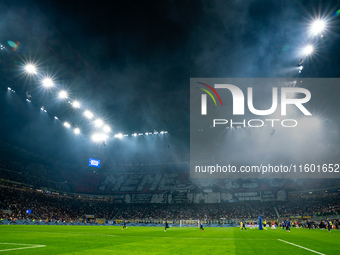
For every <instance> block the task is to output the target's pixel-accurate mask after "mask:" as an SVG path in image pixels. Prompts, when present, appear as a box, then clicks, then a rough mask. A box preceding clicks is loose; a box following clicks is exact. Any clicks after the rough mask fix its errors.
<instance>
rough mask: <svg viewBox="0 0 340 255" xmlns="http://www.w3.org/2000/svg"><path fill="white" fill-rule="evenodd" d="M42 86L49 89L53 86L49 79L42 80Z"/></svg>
mask: <svg viewBox="0 0 340 255" xmlns="http://www.w3.org/2000/svg"><path fill="white" fill-rule="evenodd" d="M42 84H43V86H44V87H45V88H51V87H53V85H54V83H53V80H52V79H51V78H44V79H43V81H42Z"/></svg>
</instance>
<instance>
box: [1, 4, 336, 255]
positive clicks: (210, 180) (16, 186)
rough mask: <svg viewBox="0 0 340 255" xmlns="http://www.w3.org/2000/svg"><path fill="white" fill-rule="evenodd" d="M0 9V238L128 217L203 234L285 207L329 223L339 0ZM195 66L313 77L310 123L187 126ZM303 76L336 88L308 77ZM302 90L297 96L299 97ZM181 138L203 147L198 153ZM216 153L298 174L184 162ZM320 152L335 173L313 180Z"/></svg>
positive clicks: (200, 70) (287, 214)
mask: <svg viewBox="0 0 340 255" xmlns="http://www.w3.org/2000/svg"><path fill="white" fill-rule="evenodd" d="M0 17H1V20H0V32H1V33H0V35H1V37H0V84H1V86H0V88H1V93H0V113H1V125H0V234H1V241H2V242H3V243H0V252H1V251H14V250H15V249H17V248H13V247H10V248H8V249H7V248H3V246H4V247H5V246H6V245H22V244H20V243H19V241H18V244H15V243H14V244H13V241H11V240H7V239H6V231H8V233H12V234H13V232H14V231H15V230H13V228H12V229H10V228H9V227H14V226H13V225H31V226H39V227H42V226H41V225H43V226H47V225H49V226H52V225H53V226H58V227H59V226H61V225H63V226H65V227H66V226H70V227H75V226H83V227H85V226H93V227H94V226H100V227H103V228H104V227H105V228H107V230H110V227H112V228H114V227H119V229H120V230H121V228H122V226H123V223H124V221H125V220H126V222H127V225H128V227H153V228H152V229H156V230H158V228H157V227H162V229H161V228H159V229H161V231H162V232H163V230H164V224H165V222H167V223H169V225H170V227H171V228H172V227H174V228H176V227H178V228H180V227H195V228H196V227H198V224H199V222H202V224H203V225H204V228H205V232H204V234H206V233H208V232H209V228H210V227H211V228H212V227H215V228H216V229H218V228H221V229H222V228H223V230H226V231H227V230H228V229H226V228H227V227H228V228H229V229H231V228H236V227H240V222H242V223H243V224H245V225H246V226H247V228H248V226H250V225H251V224H252V223H253V224H255V228H257V229H258V228H259V227H260V229H261V228H262V220H266V222H267V227H268V226H270V225H271V224H272V225H273V229H274V226H276V227H282V223H283V222H284V221H285V220H289V221H290V222H291V226H292V229H294V230H295V229H298V228H304V229H315V230H316V231H319V230H320V233H322V234H324V233H326V231H325V230H326V229H328V231H331V230H332V231H333V230H334V232H335V233H336V234H338V230H339V227H340V226H339V224H340V160H339V159H340V147H339V144H340V132H339V131H340V115H339V109H340V101H339V100H338V97H339V95H340V87H339V86H338V85H339V82H340V80H339V79H338V77H340V62H339V56H340V48H339V42H340V1H339V0H329V1H316V0H297V1H293V0H280V1H270V0H264V1H258V0H251V1H245V0H244V1H243V0H240V1H238V0H232V1H215V0H214V1H201V0H199V1H186V0H184V1H181V0H167V1H135V0H134V1H133V0H128V1H114V2H112V1H111V2H110V1H102V2H101V1H99V2H95V3H93V1H81V2H72V1H64V0H62V1H59V0H58V1H57V0H53V1H40V0H33V1H29V2H28V1H22V0H19V1H9V0H5V1H1V2H0ZM301 52H302V53H301ZM197 77H198V78H202V79H203V78H216V79H218V78H249V79H251V78H256V79H257V78H263V79H267V78H272V79H277V80H278V82H281V81H282V80H280V79H287V80H291V81H292V82H291V84H288V85H287V84H283V85H280V86H281V88H307V89H309V90H310V91H312V97H311V99H310V100H311V102H310V104H309V105H308V107H309V108H308V107H307V108H308V109H310V110H311V112H312V113H313V118H314V119H312V121H315V122H316V125H315V126H308V125H309V123H307V124H306V126H307V128H306V129H301V130H299V131H295V133H294V131H292V132H291V133H289V132H288V131H286V133H285V132H281V131H280V129H279V128H272V127H269V128H268V125H267V126H266V128H267V129H266V130H265V131H263V130H262V131H261V130H260V129H256V131H252V130H250V128H249V127H248V128H246V127H245V126H244V128H241V127H240V128H235V129H233V128H232V127H230V128H228V127H225V128H224V127H223V131H221V132H220V133H219V131H216V130H217V129H214V128H215V119H214V122H213V123H214V125H213V124H212V123H210V124H209V125H206V123H204V124H203V123H202V125H201V126H199V127H197V126H195V127H194V128H193V125H192V123H193V122H191V118H192V116H193V114H192V112H191V110H192V108H191V107H192V104H193V103H192V101H193V100H192V98H191V95H192V91H191V89H192V86H191V84H190V82H191V80H190V79H192V78H197ZM308 78H310V79H311V80H313V79H325V80H327V81H329V80H331V81H334V86H333V87H327V86H323V85H324V83H322V84H321V85H320V86H318V87H317V89H315V88H313V86H312V85H310V83H308ZM305 79H307V82H305V81H306V80H305ZM321 81H324V80H321ZM197 84H199V85H197ZM202 84H203V83H196V85H195V86H197V88H196V89H197V91H199V93H203V92H204V93H206V94H204V95H203V94H202V97H200V98H199V99H200V100H202V101H200V102H202V106H201V108H200V109H199V110H200V111H197V113H199V114H200V115H202V116H203V115H204V114H203V108H204V107H203V100H204V98H205V100H210V101H208V105H209V107H210V108H209V110H211V109H214V111H215V110H216V109H217V110H216V112H217V111H218V110H219V109H221V107H222V100H221V99H220V97H219V95H218V93H217V92H216V91H215V90H214V88H212V87H210V88H212V89H213V90H211V93H210V92H209V91H210V90H208V87H209V85H206V84H204V85H202ZM200 85H202V88H201V87H199V86H200ZM204 86H205V87H204ZM264 87H265V86H263V87H261V86H258V87H256V89H258V90H257V91H256V92H254V97H255V96H259V97H260V96H267V94H268V93H269V92H268V91H265V88H264ZM215 88H216V87H215ZM281 88H280V89H281ZM313 89H314V90H313ZM202 91H203V92H202ZM254 91H255V89H254ZM248 92H249V91H248ZM267 92H268V93H267ZM214 93H215V94H214ZM283 94H284V93H283V92H281V91H280V92H279V94H278V95H279V99H280V100H282V98H283V96H282V95H283ZM302 94H303V93H301V92H300V93H296V94H294V99H301V98H302V100H303V99H304V98H303V97H302ZM207 95H208V96H207ZM215 95H216V96H215ZM232 95H233V96H234V94H232ZM204 96H206V97H204ZM209 96H210V97H209ZM247 96H248V94H247ZM247 96H246V97H245V98H247ZM207 98H208V99H207ZM215 98H216V101H215ZM217 98H218V99H219V101H218V100H217ZM269 98H270V99H271V97H269ZM273 98H274V96H273ZM232 99H233V100H234V97H233V98H232ZM212 100H213V101H212ZM251 100H253V99H251ZM292 100H293V99H292ZM313 100H314V101H313ZM235 101H236V100H235ZM263 101H264V100H258V101H256V102H255V103H256V104H258V103H261V104H262V103H263ZM273 101H274V99H273ZM219 102H220V105H221V107H220V105H219ZM246 102H247V103H248V106H249V101H246ZM205 103H206V105H207V102H206V101H205ZM213 103H214V104H215V108H213V107H214V104H213ZM228 103H230V105H231V102H228V101H227V102H225V101H223V104H224V107H227V106H225V105H228ZM233 103H234V101H233ZM304 103H305V102H304ZM307 103H308V102H307ZM307 103H306V104H307ZM206 105H205V107H206ZM296 105H297V106H298V105H299V104H296ZM300 105H302V103H300ZM228 106H229V105H228ZM261 106H263V105H261ZM286 106H287V105H285V107H286ZM218 107H220V108H218ZM233 107H234V105H233ZM265 107H267V108H268V106H267V105H265ZM278 108H280V111H281V108H283V104H281V105H280V106H279V107H278ZM301 108H302V106H301V107H299V106H298V109H299V110H301ZM231 109H232V108H231V107H230V109H229V108H228V111H230V112H231V111H232V110H231ZM205 110H206V109H205ZM211 111H213V110H211ZM247 111H248V112H246V114H244V115H245V116H246V117H247V116H248V115H249V111H250V110H247ZM301 112H302V113H303V111H302V110H301ZM301 112H299V114H300V115H298V114H297V115H298V117H299V118H300V117H301V116H302V115H303V114H302V113H301ZM232 113H233V114H234V112H232ZM281 113H282V112H281ZM228 114H229V112H228ZM230 115H232V114H231V113H230ZM230 115H226V117H225V118H226V119H227V118H229V117H230ZM234 115H236V114H234ZM240 115H242V114H240ZM281 115H282V116H283V115H285V114H281ZM281 115H280V117H282V116H281ZM287 115H289V114H287ZM305 115H306V116H307V114H305ZM202 116H200V117H202ZM232 116H233V115H232ZM306 116H303V117H306ZM246 117H244V118H246ZM262 117H263V116H261V117H258V118H256V120H258V119H260V118H261V119H260V121H262V119H265V117H263V118H262ZM307 117H308V116H307ZM242 118H243V117H242ZM254 118H255V117H254ZM288 118H289V119H290V120H291V118H290V116H287V119H288ZM301 119H302V117H301ZM219 120H221V119H219ZM223 120H224V119H223ZM313 124H315V123H313ZM283 129H284V128H283ZM192 130H194V132H192ZM221 130H222V128H221ZM241 130H242V131H241ZM258 130H260V131H258ZM292 130H294V129H292ZM237 132H239V133H237ZM241 132H243V133H242V135H240V134H241ZM287 133H289V135H287ZM197 134H203V135H206V134H207V137H208V138H207V140H209V142H210V141H211V144H209V145H207V146H206V147H207V148H203V147H205V146H201V147H200V146H197V147H195V148H192V147H193V145H192V144H193V143H192V140H191V139H192V138H193V137H196V135H197ZM211 134H217V136H218V135H220V137H218V138H216V137H214V138H216V139H218V140H214V139H210V138H211V137H210V136H208V135H211ZM209 146H211V147H209ZM193 149H195V150H194V151H195V152H196V151H200V150H202V151H203V153H202V154H201V155H199V154H197V155H198V156H197V155H194V156H196V157H195V160H193V158H194V157H193V154H191V152H192V151H193ZM204 149H205V151H204ZM206 151H209V152H211V154H213V153H215V152H218V153H219V154H218V155H216V157H214V156H211V155H210V154H206V153H204V152H206ZM218 160H221V161H222V162H229V163H230V162H232V163H234V164H235V165H237V166H239V165H240V164H242V163H243V162H247V163H246V164H248V165H252V164H253V165H256V166H257V165H261V167H262V165H263V164H269V163H270V164H272V162H274V163H273V164H278V165H280V164H281V165H282V164H284V165H285V164H286V165H288V166H289V165H290V166H292V164H296V166H297V167H300V168H299V169H301V171H302V170H303V171H305V173H306V174H305V175H304V176H303V177H301V176H299V177H296V176H294V175H293V174H292V175H291V177H289V178H288V177H287V176H284V178H281V176H279V177H277V178H276V177H273V176H274V175H272V176H270V177H269V178H267V177H268V176H265V175H263V178H252V177H249V176H247V175H246V174H244V175H242V178H239V177H237V178H231V177H230V176H225V178H215V177H214V176H212V175H208V174H207V175H206V178H205V177H202V178H193V176H192V175H191V174H192V172H191V171H192V170H191V169H192V162H195V163H197V164H198V165H203V164H205V163H207V162H209V163H211V162H212V164H213V165H215V164H216V165H217V162H220V161H218ZM300 161H301V162H304V163H305V165H302V164H301V165H300V163H301V162H300ZM294 162H295V163H294ZM296 162H298V163H296ZM325 165H327V167H326V168H327V169H326V170H327V171H329V172H330V173H331V174H332V175H331V176H332V178H329V177H327V178H323V177H322V178H313V177H312V172H314V170H315V168H317V167H319V170H320V169H321V175H322V174H323V173H322V171H323V170H324V169H325V167H324V166H325ZM313 169H314V170H313ZM330 170H331V171H330ZM319 173H320V171H319ZM260 219H261V220H260ZM329 222H331V223H329ZM31 226H27V227H31ZM7 227H8V228H7ZM23 227H25V226H23ZM264 227H265V226H264ZM79 228H80V227H79ZM98 228H99V227H98ZM166 228H167V227H165V230H164V231H165V232H166ZM268 228H269V227H268ZM123 230H124V231H122V232H124V233H125V232H127V231H129V230H130V229H129V230H126V229H125V228H123ZM125 230H126V231H125ZM171 230H172V229H170V230H169V231H167V233H164V234H169V232H170V233H171ZM321 230H322V231H323V232H321ZM2 231H3V232H2ZM11 231H12V232H11ZM218 231H219V230H218ZM237 231H238V232H240V230H239V229H237ZM242 231H243V228H242ZM247 231H248V233H249V230H247ZM288 231H290V230H287V232H288ZM262 232H265V231H262ZM262 232H261V233H262ZM268 232H269V231H268ZM282 232H283V231H282ZM292 232H293V231H292ZM314 232H315V231H314ZM202 233H203V231H202ZM242 233H243V232H242ZM288 233H289V232H288ZM332 233H333V232H332ZM339 233H340V232H339ZM133 235H134V234H133ZM133 235H132V237H133V238H134V236H133ZM115 236H118V234H116V233H115ZM13 238H16V237H13ZM152 238H154V239H156V238H158V237H154V236H151V239H152ZM176 238H177V237H176ZM194 238H196V237H194ZM194 238H193V239H194ZM214 238H215V239H216V237H213V238H212V240H215V239H214ZM223 238H226V239H228V238H233V236H232V237H230V236H227V237H223ZM237 238H239V237H235V240H237ZM259 238H262V237H259ZM265 238H267V237H265ZM278 238H280V237H275V238H272V239H273V240H274V239H275V240H276V239H277V240H281V239H278ZM324 238H326V237H324ZM198 239H199V241H200V240H201V239H203V237H198ZM240 240H241V239H240ZM242 240H243V239H242ZM259 240H260V239H259ZM191 241H192V240H191ZM244 241H245V242H246V241H247V239H246V238H245V239H244ZM281 241H282V240H281ZM288 241H290V242H293V241H294V239H293V237H292V239H290V240H288ZM288 241H287V242H288ZM309 241H310V240H309ZM21 242H24V241H21ZM261 242H262V241H261ZM310 242H311V243H313V240H312V241H310ZM27 243H34V244H38V243H39V242H38V241H37V240H34V241H31V242H27ZM1 245H3V246H1ZM42 245H43V246H39V247H45V244H42ZM195 245H196V244H195ZM293 245H295V244H293ZM317 245H320V246H322V244H319V243H317ZM333 245H334V244H333V243H331V244H329V245H328V246H332V247H331V248H330V249H331V251H333V250H332V249H333ZM297 246H299V245H297ZM302 246H303V249H305V246H308V244H303V243H302V244H301V246H300V248H301V247H302ZM334 246H335V245H334ZM37 247H38V246H37ZM46 247H48V245H47V246H46ZM142 247H143V248H145V249H146V250H147V249H148V248H147V246H145V247H144V246H142ZM31 248H35V246H34V247H31ZM294 248H295V247H294ZM43 249H44V248H41V250H39V252H42V253H41V254H44V251H43ZM279 249H281V248H279ZM306 249H307V248H306ZM313 249H315V247H314V248H313ZM336 249H338V248H336ZM336 249H335V248H334V254H336V253H337V252H338V251H339V250H336ZM33 250H35V249H32V251H33ZM37 250H38V249H37ZM307 250H308V249H307ZM77 251H78V250H77V249H75V250H70V252H71V253H72V252H77ZM321 251H322V250H321ZM55 252H56V251H55ZM79 252H81V251H79ZM91 252H93V253H91ZM106 252H107V254H111V253H110V251H106ZM144 252H145V253H147V251H144ZM182 252H184V251H182ZM288 252H290V251H288ZM292 252H293V251H292ZM313 252H314V250H313ZM327 252H328V251H327ZM136 253H137V252H136ZM168 253H170V252H168V251H164V254H168ZM258 253H260V252H258V251H257V250H255V251H253V254H258ZM316 253H319V252H316ZM17 254H19V253H17ZM37 254H38V253H37ZM39 254H40V253H39ZM51 254H59V253H57V252H56V253H51ZM83 254H96V253H95V251H87V253H86V252H85V253H83ZM98 254H99V253H98ZM122 254H129V253H128V252H126V253H122ZM141 254H144V253H141ZM173 254H177V253H176V252H173ZM178 254H183V253H178ZM188 254H189V253H188ZM211 254H213V252H212V253H211ZM240 254H243V253H240ZM261 254H263V253H261ZM319 254H324V253H319ZM327 254H328V253H327Z"/></svg>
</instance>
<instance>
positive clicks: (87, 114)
mask: <svg viewBox="0 0 340 255" xmlns="http://www.w3.org/2000/svg"><path fill="white" fill-rule="evenodd" d="M84 116H85V117H86V118H88V119H92V118H93V113H92V112H90V111H85V112H84Z"/></svg>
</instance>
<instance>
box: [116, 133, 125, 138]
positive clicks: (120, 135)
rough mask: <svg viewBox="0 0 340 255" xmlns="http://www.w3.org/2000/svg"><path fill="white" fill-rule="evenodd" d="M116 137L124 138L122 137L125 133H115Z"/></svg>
mask: <svg viewBox="0 0 340 255" xmlns="http://www.w3.org/2000/svg"><path fill="white" fill-rule="evenodd" d="M115 138H119V139H122V138H123V134H122V133H119V134H116V135H115Z"/></svg>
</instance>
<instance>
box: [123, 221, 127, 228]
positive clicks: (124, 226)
mask: <svg viewBox="0 0 340 255" xmlns="http://www.w3.org/2000/svg"><path fill="white" fill-rule="evenodd" d="M124 228H126V220H125V219H124V221H123V230H124Z"/></svg>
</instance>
